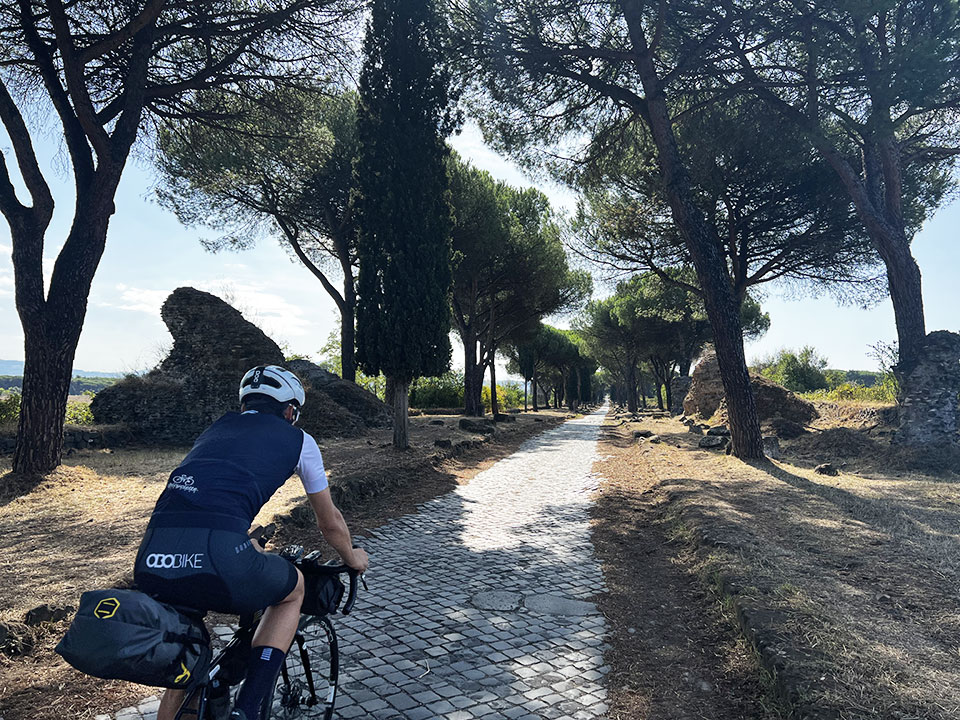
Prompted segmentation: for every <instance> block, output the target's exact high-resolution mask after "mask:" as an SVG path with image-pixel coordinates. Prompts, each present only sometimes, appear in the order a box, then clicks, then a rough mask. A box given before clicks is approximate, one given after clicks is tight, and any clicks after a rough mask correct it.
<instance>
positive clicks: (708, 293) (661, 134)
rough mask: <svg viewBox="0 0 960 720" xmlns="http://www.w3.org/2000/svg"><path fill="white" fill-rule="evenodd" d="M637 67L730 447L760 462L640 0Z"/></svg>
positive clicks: (748, 396)
mask: <svg viewBox="0 0 960 720" xmlns="http://www.w3.org/2000/svg"><path fill="white" fill-rule="evenodd" d="M620 5H621V7H622V9H623V12H624V19H625V20H626V23H627V28H628V31H629V34H630V39H631V41H632V44H633V46H634V49H635V51H636V53H637V60H636V63H635V64H636V67H637V71H638V73H639V75H640V81H641V83H642V85H643V89H644V92H645V94H646V110H647V114H646V117H645V119H646V121H647V124H648V126H649V128H650V133H651V136H652V138H653V141H654V143H655V144H656V146H657V162H658V164H659V167H660V176H661V179H662V181H663V185H664V189H665V191H666V196H667V200H668V202H669V204H670V209H671V212H672V214H673V221H674V223H676V225H677V228H678V229H679V230H680V233H681V235H682V236H683V239H684V243H685V244H686V247H687V250H688V251H689V253H690V257H691V260H692V261H693V266H694V269H695V270H696V273H697V280H698V281H699V284H700V287H701V288H702V289H703V294H704V304H705V305H706V309H707V315H708V317H709V318H710V327H711V329H712V330H713V337H714V346H715V348H716V351H717V359H718V361H719V363H720V377H721V379H722V380H723V389H724V394H725V395H726V398H727V410H728V416H729V419H730V435H731V449H732V452H733V454H734V455H735V456H736V457H738V458H762V457H763V456H764V453H763V435H762V433H761V432H760V421H759V419H758V417H757V407H756V400H755V399H754V396H753V388H752V387H751V385H750V375H749V372H748V371H747V363H746V357H745V354H744V350H743V328H742V326H741V323H740V305H739V302H738V301H737V298H736V295H735V294H734V292H733V289H732V288H731V287H730V278H729V276H728V274H727V264H726V260H725V257H724V254H723V248H722V244H721V242H720V239H719V238H718V237H717V236H716V233H714V232H712V231H711V229H710V228H709V226H708V225H707V223H706V219H705V218H704V216H703V213H702V212H701V210H700V209H699V208H698V207H697V205H696V199H695V196H694V193H693V190H692V186H691V183H690V178H689V175H688V173H687V169H686V166H685V165H684V163H683V158H682V157H681V155H680V150H679V148H678V146H677V142H676V137H675V136H674V132H673V125H672V120H671V117H670V111H669V109H668V107H667V101H666V97H665V95H664V90H663V87H662V86H661V83H660V78H659V76H658V75H657V70H656V67H655V66H654V62H653V56H652V53H651V51H650V48H649V47H648V45H647V40H646V37H645V36H644V32H643V7H642V3H641V2H639V0H621V2H620Z"/></svg>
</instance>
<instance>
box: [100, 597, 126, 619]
mask: <svg viewBox="0 0 960 720" xmlns="http://www.w3.org/2000/svg"><path fill="white" fill-rule="evenodd" d="M119 607H120V601H119V600H117V599H116V598H114V597H109V598H104V599H103V600H101V601H100V602H98V603H97V606H96V607H95V608H94V609H93V615H94V617H98V618H100V619H101V620H106V619H107V618H112V617H113V616H114V615H116V614H117V608H119Z"/></svg>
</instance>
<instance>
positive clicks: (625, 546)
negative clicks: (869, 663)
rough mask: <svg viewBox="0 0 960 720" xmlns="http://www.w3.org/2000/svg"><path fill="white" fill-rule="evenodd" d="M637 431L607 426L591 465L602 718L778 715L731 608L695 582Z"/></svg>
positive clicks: (762, 719)
mask: <svg viewBox="0 0 960 720" xmlns="http://www.w3.org/2000/svg"><path fill="white" fill-rule="evenodd" d="M637 427H640V426H639V425H626V426H620V427H617V426H616V425H614V424H611V423H608V424H607V425H606V426H605V427H604V431H603V435H602V437H601V441H600V444H599V448H598V452H599V453H600V456H601V459H600V460H599V461H598V462H597V463H595V465H594V473H595V475H597V476H598V479H599V482H600V488H599V491H598V493H597V495H596V502H595V504H594V506H593V510H592V524H593V542H594V546H595V547H596V551H597V554H598V556H599V557H600V559H601V561H602V563H603V572H604V579H605V581H606V585H607V593H605V594H604V595H603V596H601V597H600V598H599V599H598V603H599V606H600V608H601V610H602V611H603V613H604V615H606V617H607V619H608V621H609V624H610V627H611V636H610V638H609V642H610V645H611V647H610V650H609V651H608V655H607V662H608V664H609V665H610V666H611V671H610V700H609V702H610V718H611V720H628V719H629V720H681V719H687V718H690V719H692V718H710V719H714V718H730V719H733V718H742V719H744V720H747V719H749V720H768V719H770V720H772V719H773V718H777V717H779V713H778V712H777V708H776V702H775V700H774V699H773V698H772V696H771V693H770V685H769V678H767V677H766V676H765V673H764V672H763V670H762V668H761V667H760V666H759V663H758V660H757V657H756V655H755V653H754V652H753V649H752V648H751V647H750V646H749V645H748V643H747V642H746V641H745V639H744V638H743V636H742V634H741V633H740V632H739V631H738V629H737V628H736V627H735V624H734V623H733V622H732V621H731V616H730V614H729V608H725V607H724V604H723V602H722V599H721V598H720V597H719V596H718V595H717V594H716V593H715V592H713V591H712V590H711V589H710V588H709V587H707V586H705V585H704V583H703V582H702V578H701V576H700V566H699V562H698V559H697V556H696V553H695V552H694V551H693V549H692V548H691V547H690V545H689V543H688V542H687V538H686V536H685V535H684V533H683V532H682V529H681V528H679V527H678V526H677V523H676V522H675V521H674V519H673V518H672V517H671V516H670V514H669V512H668V511H669V503H668V502H667V498H666V496H665V495H664V494H663V493H662V492H660V491H659V490H658V488H659V485H660V482H661V474H660V473H659V472H658V470H659V469H660V467H659V465H658V464H657V463H656V462H653V461H652V460H653V458H651V457H649V456H648V455H649V452H648V451H647V447H643V448H641V447H638V446H637V443H636V441H635V440H634V438H633V430H634V429H635V428H637ZM648 447H649V448H655V447H657V446H655V445H650V446H648Z"/></svg>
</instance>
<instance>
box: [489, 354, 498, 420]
mask: <svg viewBox="0 0 960 720" xmlns="http://www.w3.org/2000/svg"><path fill="white" fill-rule="evenodd" d="M490 412H491V413H493V419H494V420H496V419H497V415H499V414H500V407H499V405H498V403H497V362H496V353H492V354H491V357H490Z"/></svg>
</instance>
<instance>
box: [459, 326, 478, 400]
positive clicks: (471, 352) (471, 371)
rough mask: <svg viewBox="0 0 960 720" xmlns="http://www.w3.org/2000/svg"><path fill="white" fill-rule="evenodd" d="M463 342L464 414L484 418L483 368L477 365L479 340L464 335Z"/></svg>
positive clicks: (469, 332) (468, 332)
mask: <svg viewBox="0 0 960 720" xmlns="http://www.w3.org/2000/svg"><path fill="white" fill-rule="evenodd" d="M464 334H465V336H466V339H465V340H464V341H463V414H464V415H467V416H470V417H482V416H483V396H482V394H481V390H482V388H481V383H482V381H483V378H482V377H481V375H480V370H481V368H480V367H479V364H478V363H477V338H476V335H475V334H474V333H472V332H471V331H469V330H468V331H467V332H466V333H464Z"/></svg>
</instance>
